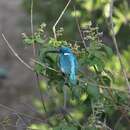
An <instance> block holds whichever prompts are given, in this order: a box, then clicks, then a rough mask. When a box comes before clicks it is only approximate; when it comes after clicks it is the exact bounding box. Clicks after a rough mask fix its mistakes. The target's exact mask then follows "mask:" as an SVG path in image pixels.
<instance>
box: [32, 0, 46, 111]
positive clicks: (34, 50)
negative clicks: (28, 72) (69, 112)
mask: <svg viewBox="0 0 130 130" xmlns="http://www.w3.org/2000/svg"><path fill="white" fill-rule="evenodd" d="M33 6H34V1H33V0H31V12H30V13H31V19H30V21H31V33H32V37H33V35H34V28H33ZM32 47H33V55H34V57H36V48H35V43H33V45H32ZM35 79H36V84H37V88H38V90H39V94H40V99H41V102H42V105H43V109H44V111H45V112H46V107H45V101H44V98H43V95H42V91H41V88H40V81H39V75H38V73H37V72H36V73H35Z"/></svg>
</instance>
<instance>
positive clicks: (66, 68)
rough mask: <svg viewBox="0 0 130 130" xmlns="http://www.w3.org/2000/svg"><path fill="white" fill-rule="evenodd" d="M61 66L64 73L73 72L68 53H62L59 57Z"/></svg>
mask: <svg viewBox="0 0 130 130" xmlns="http://www.w3.org/2000/svg"><path fill="white" fill-rule="evenodd" d="M59 67H60V69H61V71H62V72H63V73H64V74H67V75H69V74H70V72H71V63H70V59H69V56H68V55H64V54H61V55H60V57H59Z"/></svg>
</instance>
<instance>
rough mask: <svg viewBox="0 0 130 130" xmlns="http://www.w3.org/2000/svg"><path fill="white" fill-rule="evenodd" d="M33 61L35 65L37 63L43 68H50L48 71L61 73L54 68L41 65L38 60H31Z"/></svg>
mask: <svg viewBox="0 0 130 130" xmlns="http://www.w3.org/2000/svg"><path fill="white" fill-rule="evenodd" d="M31 61H32V62H34V63H37V64H39V65H41V66H43V67H45V68H48V69H50V70H53V71H55V72H57V73H58V72H59V71H57V70H55V69H54V68H51V67H49V66H47V65H44V64H43V63H41V62H39V61H37V60H34V59H31Z"/></svg>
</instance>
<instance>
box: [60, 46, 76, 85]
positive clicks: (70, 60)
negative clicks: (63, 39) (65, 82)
mask: <svg viewBox="0 0 130 130" xmlns="http://www.w3.org/2000/svg"><path fill="white" fill-rule="evenodd" d="M59 67H60V69H61V71H62V72H63V73H64V74H65V75H67V76H68V77H69V81H70V83H71V84H73V85H76V83H77V76H76V74H77V70H78V62H77V58H76V56H75V55H74V54H73V52H72V51H71V49H70V48H68V47H61V48H60V56H59Z"/></svg>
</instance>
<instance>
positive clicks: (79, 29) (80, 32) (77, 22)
mask: <svg viewBox="0 0 130 130" xmlns="http://www.w3.org/2000/svg"><path fill="white" fill-rule="evenodd" d="M74 11H75V18H76V24H77V27H78V31H79V34H80V37H81V40H82V43H83V45H84V47H85V49H87V46H86V43H85V40H84V37H83V35H82V31H81V28H80V25H79V20H78V18H77V15H76V7H75V6H74Z"/></svg>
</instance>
